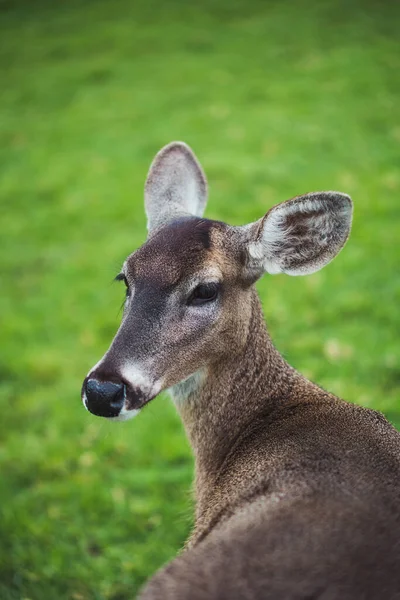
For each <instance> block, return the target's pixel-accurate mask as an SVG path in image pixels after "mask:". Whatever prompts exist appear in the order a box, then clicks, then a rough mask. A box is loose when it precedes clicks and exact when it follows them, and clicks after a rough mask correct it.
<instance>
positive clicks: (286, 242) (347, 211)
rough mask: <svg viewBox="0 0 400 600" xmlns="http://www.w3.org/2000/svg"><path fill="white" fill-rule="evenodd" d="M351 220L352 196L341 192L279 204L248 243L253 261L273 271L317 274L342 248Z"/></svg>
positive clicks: (273, 272)
mask: <svg viewBox="0 0 400 600" xmlns="http://www.w3.org/2000/svg"><path fill="white" fill-rule="evenodd" d="M351 219H352V202H351V199H350V197H349V196H347V195H346V194H341V193H339V192H314V193H311V194H306V195H305V196H299V197H297V198H294V199H293V200H289V201H287V202H283V203H282V204H278V205H277V206H275V207H273V208H272V209H271V210H270V211H269V212H268V213H267V214H266V216H265V217H264V218H263V219H261V221H260V222H259V227H258V235H257V238H256V240H254V241H250V243H249V244H248V253H249V256H250V261H251V262H253V267H254V263H258V264H259V267H260V268H261V269H262V270H263V271H266V272H267V273H271V274H276V273H287V274H288V275H307V274H309V273H314V272H315V271H318V270H319V269H321V268H322V267H323V266H325V265H326V264H327V263H328V262H330V261H331V260H332V259H333V258H334V257H335V256H336V254H337V253H338V252H339V251H340V250H341V248H342V247H343V245H344V244H345V242H346V240H347V238H348V235H349V232H350V227H351Z"/></svg>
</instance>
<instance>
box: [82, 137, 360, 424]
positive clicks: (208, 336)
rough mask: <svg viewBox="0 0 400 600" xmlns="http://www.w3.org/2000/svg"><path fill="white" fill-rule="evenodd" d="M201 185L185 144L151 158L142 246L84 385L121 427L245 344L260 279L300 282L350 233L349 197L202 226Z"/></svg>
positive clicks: (93, 404)
mask: <svg viewBox="0 0 400 600" xmlns="http://www.w3.org/2000/svg"><path fill="white" fill-rule="evenodd" d="M205 202H206V180H205V177H204V174H203V172H202V170H201V167H200V165H199V164H198V162H197V160H196V158H195V157H194V155H193V154H192V152H191V151H190V149H189V148H188V147H187V146H185V145H184V144H179V143H176V144H171V145H169V146H167V147H166V148H164V149H163V150H162V151H161V152H160V153H159V154H158V155H157V157H156V159H155V161H154V162H153V165H152V167H151V169H150V172H149V176H148V179H147V183H146V212H147V216H148V219H149V239H148V240H147V242H146V243H145V244H144V245H143V246H142V247H141V248H139V249H138V250H137V251H136V252H134V253H133V254H131V255H130V256H129V257H128V258H127V260H126V261H125V263H124V265H123V268H122V270H121V273H120V274H119V275H118V276H117V279H120V280H122V281H123V282H124V283H125V285H126V291H127V296H126V302H125V309H124V315H123V318H122V323H121V326H120V328H119V330H118V332H117V334H116V336H115V338H114V340H113V341H112V343H111V346H110V348H109V350H108V351H107V352H106V354H105V355H104V357H103V358H102V359H101V360H100V362H98V363H97V365H96V366H95V367H94V368H93V369H92V370H91V371H90V372H89V374H88V376H87V377H86V378H85V380H84V383H83V388H82V399H83V402H84V404H85V406H86V408H87V409H88V410H89V411H90V412H92V413H93V414H95V415H98V416H102V417H109V418H113V419H119V420H124V419H126V418H129V417H131V416H134V415H135V414H137V412H138V411H139V410H140V409H141V408H142V407H143V406H144V405H145V404H147V403H148V402H149V401H150V400H151V399H152V398H154V397H155V396H156V395H157V394H158V393H159V392H160V391H162V390H164V389H166V388H169V387H171V386H174V385H175V384H177V383H179V382H182V381H184V380H186V379H187V378H189V377H190V376H192V375H193V374H195V373H204V372H205V371H206V370H207V366H208V365H209V364H211V363H215V362H216V361H218V360H220V359H221V358H222V357H223V356H224V355H226V354H229V355H230V356H232V355H234V354H235V353H236V352H239V351H240V350H241V348H242V347H243V345H244V344H245V342H246V337H247V327H248V323H249V319H250V303H249V301H248V298H249V293H250V286H251V285H252V283H253V282H254V281H255V280H256V279H257V278H258V277H259V276H260V275H261V274H262V273H263V272H265V271H269V272H270V273H277V272H287V273H289V274H304V273H309V272H312V271H315V270H317V269H318V268H320V267H321V266H323V265H324V264H326V262H328V261H329V260H331V259H332V258H333V256H334V255H335V254H336V253H337V252H338V251H339V250H340V248H341V247H342V245H343V244H344V242H345V240H346V238H347V235H348V232H349V227H350V220H351V203H350V200H349V198H348V196H345V195H343V194H338V193H333V192H327V193H318V194H309V195H307V196H303V197H299V198H296V199H295V200H292V201H288V202H287V203H283V204H281V205H278V206H277V207H274V208H273V209H271V211H269V213H267V215H266V216H265V217H263V218H262V219H260V221H257V222H256V223H253V224H250V225H247V226H243V227H230V226H229V225H226V224H224V223H221V222H218V221H210V220H206V219H202V218H201V214H202V211H203V208H204V205H205Z"/></svg>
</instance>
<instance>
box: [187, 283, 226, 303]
mask: <svg viewBox="0 0 400 600" xmlns="http://www.w3.org/2000/svg"><path fill="white" fill-rule="evenodd" d="M218 291H219V284H218V283H201V284H200V285H198V286H197V287H196V288H195V289H194V290H193V292H192V293H191V294H190V296H189V300H188V304H190V305H191V306H198V305H199V304H205V303H206V302H212V301H213V300H215V299H216V298H217V296H218Z"/></svg>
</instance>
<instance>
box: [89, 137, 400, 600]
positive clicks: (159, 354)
mask: <svg viewBox="0 0 400 600" xmlns="http://www.w3.org/2000/svg"><path fill="white" fill-rule="evenodd" d="M206 199H207V184H206V179H205V176H204V174H203V171H202V169H201V167H200V165H199V163H198V161H197V160H196V158H195V156H194V154H193V153H192V151H191V150H190V148H188V146H186V145H185V144H183V143H172V144H170V145H168V146H166V147H165V148H163V149H162V150H161V151H160V152H159V154H158V155H157V156H156V158H155V160H154V162H153V164H152V166H151V168H150V172H149V175H148V178H147V182H146V188H145V207H146V213H147V217H148V229H149V237H148V240H147V241H146V243H145V244H144V245H143V246H142V247H141V248H139V249H138V250H136V251H135V252H134V253H133V254H131V255H130V256H129V257H128V258H127V259H126V261H125V263H124V265H123V267H122V270H121V273H120V274H119V275H118V276H117V279H121V280H123V281H124V282H125V285H126V290H127V296H126V304H125V311H124V316H123V319H122V323H121V326H120V328H119V330H118V332H117V334H116V336H115V338H114V340H113V342H112V344H111V346H110V348H109V350H108V351H107V352H106V354H105V356H104V357H103V358H102V360H101V361H100V362H99V363H98V364H97V365H96V366H95V367H94V368H93V369H92V370H91V371H90V373H89V374H88V376H87V377H86V379H85V381H84V384H83V390H82V398H83V402H84V404H85V406H86V408H87V409H88V410H89V411H90V412H92V413H94V414H95V415H99V416H102V417H108V418H112V419H116V420H118V419H120V420H124V419H127V418H129V417H132V416H134V415H136V414H137V413H138V412H139V411H140V410H141V409H142V408H143V406H145V405H146V404H147V403H148V402H150V400H152V398H154V397H155V396H156V395H157V394H158V393H159V392H161V391H162V390H165V389H169V390H170V392H171V394H172V397H173V399H174V401H175V404H176V406H177V409H178V411H179V413H180V414H181V417H182V420H183V423H184V426H185V428H186V432H187V435H188V437H189V440H190V442H191V445H192V447H193V452H194V456H195V461H196V482H195V488H196V500H197V504H196V520H195V527H194V530H193V533H192V535H191V537H190V539H189V541H188V543H187V545H186V548H185V550H184V551H183V552H182V553H181V554H180V555H179V556H178V557H177V558H176V559H175V560H173V561H172V562H171V563H170V564H169V565H167V566H166V567H165V568H164V569H162V570H161V571H160V572H159V573H158V574H157V575H156V576H155V577H153V578H152V579H151V580H150V582H149V583H148V584H147V586H146V587H145V589H144V590H143V592H142V595H141V598H142V599H143V600H150V599H153V600H200V599H202V600H203V599H204V600H208V599H213V600H217V599H219V600H235V599H237V600H239V599H243V600H250V599H252V600H261V599H262V600H295V599H296V600H300V599H302V600H316V599H321V600H350V599H351V600H394V599H396V598H397V599H398V598H400V434H399V433H398V432H397V431H396V430H395V429H394V428H393V427H392V425H390V423H389V422H388V421H387V420H386V419H385V418H384V417H383V416H382V415H381V414H380V413H378V412H375V411H373V410H367V409H365V408H361V407H359V406H356V405H354V404H350V403H347V402H344V401H343V400H340V399H338V398H336V397H335V396H333V395H332V394H330V393H329V392H326V391H325V390H323V389H321V388H319V387H318V386H317V385H315V384H314V383H311V382H310V381H308V380H307V379H305V378H304V377H303V376H302V375H301V374H300V373H298V372H297V371H296V370H295V369H293V368H292V367H291V366H289V365H288V364H287V363H286V362H285V360H284V359H283V358H282V356H281V355H280V354H279V352H278V351H277V350H276V349H275V348H274V346H273V344H272V342H271V340H270V337H269V335H268V333H267V329H266V326H265V323H264V318H263V314H262V311H261V307H260V302H259V299H258V296H257V293H256V291H255V289H254V286H253V284H254V282H255V281H256V280H257V279H258V278H259V277H261V276H262V275H263V274H264V273H265V272H267V273H287V274H289V275H305V274H307V273H312V272H314V271H317V270H318V269H320V268H321V267H323V266H324V265H326V264H327V263H328V262H329V261H330V260H331V259H332V258H334V256H335V255H336V254H337V253H338V252H339V251H340V249H341V248H342V247H343V245H344V243H345V242H346V239H347V237H348V235H349V231H350V225H351V218H352V203H351V200H350V198H349V197H348V196H347V195H345V194H341V193H338V192H316V193H311V194H306V195H304V196H298V197H297V198H294V199H293V200H289V201H287V202H283V203H282V204H278V205H277V206H274V207H273V208H271V209H270V210H269V211H268V212H267V214H266V215H265V216H264V217H262V218H261V219H260V220H259V221H257V222H255V223H251V224H250V225H245V226H243V227H232V226H229V225H227V224H225V223H221V222H219V221H212V220H207V219H203V218H202V214H203V210H204V207H205V204H206Z"/></svg>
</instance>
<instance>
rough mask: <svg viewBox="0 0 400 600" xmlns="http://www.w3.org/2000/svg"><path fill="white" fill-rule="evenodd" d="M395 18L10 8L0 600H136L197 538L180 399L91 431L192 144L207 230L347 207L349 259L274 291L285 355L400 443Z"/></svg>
mask: <svg viewBox="0 0 400 600" xmlns="http://www.w3.org/2000/svg"><path fill="white" fill-rule="evenodd" d="M399 13H400V10H399V5H396V3H392V2H389V1H387V2H380V3H378V2H373V1H371V2H366V1H363V2H361V0H360V1H359V2H357V1H355V2H351V3H350V2H348V1H345V0H331V1H330V2H329V1H328V2H327V1H318V2H317V1H315V2H314V1H311V2H310V0H295V1H293V2H290V3H289V2H286V1H279V2H278V1H270V2H265V1H264V2H262V1H261V0H259V1H258V0H219V1H217V2H212V1H211V0H204V1H203V2H201V3H189V2H184V1H183V0H182V1H178V0H175V1H173V2H171V1H168V0H167V1H166V2H155V1H154V0H137V1H135V2H133V1H132V2H129V1H127V0H114V1H113V2H109V1H107V0H100V1H97V2H95V1H89V0H87V1H86V2H78V1H77V0H72V1H69V2H68V3H54V2H50V1H48V2H41V1H39V0H38V1H37V2H35V3H33V2H27V1H26V2H21V1H18V0H15V1H14V2H13V1H12V0H8V1H7V0H6V1H4V0H0V40H1V41H0V69H1V78H0V81H1V84H0V103H1V106H0V168H1V175H0V201H1V213H0V215H1V217H0V218H1V221H0V222H1V245H0V271H1V297H0V320H1V329H0V335H1V345H0V378H1V381H0V402H1V420H0V464H1V474H2V476H1V480H0V486H1V487H0V492H1V503H0V540H1V542H0V598H1V599H2V600H17V599H18V600H28V599H29V600H50V599H51V600H54V599H55V598H57V599H59V600H71V599H72V600H125V599H128V598H133V597H134V596H135V594H136V592H137V590H138V588H139V587H140V585H142V583H143V582H144V580H145V579H146V578H147V577H148V576H149V575H150V574H151V573H153V572H154V571H155V570H156V569H157V567H159V566H160V565H161V564H162V563H163V562H165V561H166V560H168V559H169V558H170V557H172V556H173V555H174V554H175V552H176V551H177V550H178V549H179V547H180V546H181V545H182V544H183V542H184V540H185V537H186V535H187V534H188V531H189V529H190V525H191V509H192V507H191V496H190V482H191V477H192V459H191V455H190V450H189V447H188V444H187V442H186V440H185V437H184V433H183V430H182V428H181V425H180V422H179V420H178V417H177V416H176V414H175V411H174V409H173V407H172V406H171V404H170V402H169V400H168V399H167V398H166V397H163V396H162V397H160V398H159V399H157V400H155V401H154V402H153V403H152V404H151V405H150V406H149V407H148V409H147V410H146V411H144V412H143V414H142V415H141V416H140V417H139V418H138V419H135V420H134V421H131V422H129V423H127V424H119V425H116V424H112V423H108V422H104V421H102V420H101V419H96V418H95V417H92V416H91V415H89V414H88V413H87V412H86V411H85V410H84V409H83V407H82V405H81V401H80V386H81V382H82V379H83V377H84V375H85V374H86V372H87V371H88V369H89V368H90V367H91V366H92V365H93V364H94V363H95V362H97V360H98V359H99V358H100V357H101V356H102V354H103V352H104V351H105V349H106V348H107V346H108V344H109V342H110V340H111V338H112V335H113V333H114V332H115V330H116V328H117V326H118V322H119V318H120V313H119V306H120V304H121V301H122V296H123V293H124V292H123V289H122V288H121V286H119V285H118V284H115V285H113V284H112V283H111V282H112V279H113V277H114V276H115V274H116V273H117V272H118V270H119V267H120V265H121V263H122V261H123V259H124V258H125V256H126V255H127V254H128V253H129V252H131V251H132V250H133V249H134V248H135V247H137V246H138V245H140V244H141V243H142V242H143V241H144V239H145V218H144V211H143V192H142V190H143V183H144V179H145V176H146V172H147V168H148V166H149V163H150V160H151V159H152V157H153V155H154V153H155V152H156V151H157V150H158V149H159V148H160V147H161V146H162V145H163V144H165V143H167V142H169V141H170V140H172V139H183V140H185V141H187V142H188V143H189V144H191V145H192V146H193V147H194V149H195V151H196V153H197V154H198V156H199V158H200V160H201V161H202V163H203V165H204V167H205V169H206V171H207V173H208V177H209V181H210V188H211V194H210V196H211V198H210V205H209V207H208V209H207V213H206V216H209V217H211V218H218V219H223V220H227V221H229V222H230V223H232V224H242V223H246V222H248V221H250V220H254V219H256V218H259V217H260V216H261V215H262V214H264V212H266V210H267V209H268V208H269V207H270V206H271V205H273V204H274V203H276V202H279V201H281V200H285V199H287V198H290V197H292V196H294V195H297V194H299V193H303V192H307V191H312V190H319V189H338V190H341V191H344V192H347V193H350V194H351V195H352V197H353V199H354V202H355V217H354V227H353V232H352V235H351V238H350V241H349V243H348V245H347V246H346V248H345V250H344V251H343V252H342V253H341V255H340V257H339V258H338V259H337V260H336V261H335V262H334V263H332V264H331V265H329V266H328V267H327V268H326V269H325V270H324V271H322V272H320V273H317V274H315V275H313V276H309V277H305V278H290V277H285V276H277V277H265V278H264V279H263V280H262V281H261V282H260V284H259V291H260V294H261V296H262V300H263V304H264V307H265V313H266V315H267V320H268V323H269V327H270V330H271V333H272V336H273V339H274V340H275V342H276V345H277V346H278V348H279V349H280V350H281V351H282V353H283V354H284V355H285V357H286V358H287V359H288V360H289V361H290V362H291V363H292V364H293V365H294V366H296V367H297V368H298V369H299V370H301V371H302V372H303V373H305V374H306V375H307V376H309V377H310V378H312V379H314V380H315V381H316V382H318V383H319V384H321V385H322V386H324V387H326V388H328V389H330V390H331V391H333V392H335V393H337V394H338V395H341V396H342V397H344V398H346V399H349V400H354V401H356V402H359V403H362V404H364V405H366V406H371V407H375V408H378V409H380V410H382V411H383V412H384V413H385V414H386V415H387V416H388V418H389V419H391V420H392V421H393V422H394V423H395V424H397V426H400V398H399V383H400V367H399V364H400V342H399V331H400V312H399V306H400V282H399V260H400V247H399V237H400V200H399V193H400V170H399V164H400V102H399V95H400V94H399V92H400V79H399V71H400V53H399V47H398V23H399V17H400V14H399Z"/></svg>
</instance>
